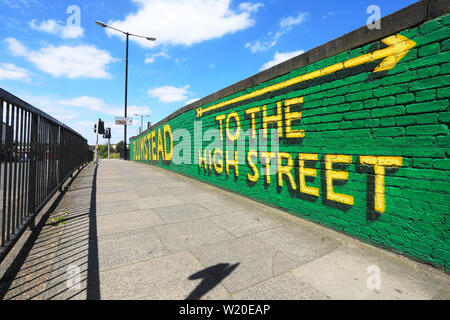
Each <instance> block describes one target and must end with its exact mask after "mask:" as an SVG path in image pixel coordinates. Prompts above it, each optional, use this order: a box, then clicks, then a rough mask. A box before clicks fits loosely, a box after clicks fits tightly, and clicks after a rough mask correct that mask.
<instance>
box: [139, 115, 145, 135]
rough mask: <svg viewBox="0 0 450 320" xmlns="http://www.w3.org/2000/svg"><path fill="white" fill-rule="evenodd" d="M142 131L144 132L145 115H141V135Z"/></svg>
mask: <svg viewBox="0 0 450 320" xmlns="http://www.w3.org/2000/svg"><path fill="white" fill-rule="evenodd" d="M142 131H144V116H143V115H141V127H140V128H139V134H141V133H142Z"/></svg>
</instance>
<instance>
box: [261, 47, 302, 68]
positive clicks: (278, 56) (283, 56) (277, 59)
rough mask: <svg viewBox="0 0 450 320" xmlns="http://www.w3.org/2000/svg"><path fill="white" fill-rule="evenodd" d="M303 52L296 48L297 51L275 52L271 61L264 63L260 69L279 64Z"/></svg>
mask: <svg viewBox="0 0 450 320" xmlns="http://www.w3.org/2000/svg"><path fill="white" fill-rule="evenodd" d="M303 52H305V51H303V50H298V51H292V52H284V53H280V52H276V53H275V55H274V57H273V59H272V60H271V61H269V62H267V63H265V64H264V65H263V66H262V67H261V69H260V71H262V70H266V69H269V68H272V67H273V66H276V65H277V64H280V63H282V62H284V61H286V60H289V59H291V58H293V57H296V56H298V55H300V54H302V53H303Z"/></svg>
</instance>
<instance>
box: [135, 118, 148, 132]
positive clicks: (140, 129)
mask: <svg viewBox="0 0 450 320" xmlns="http://www.w3.org/2000/svg"><path fill="white" fill-rule="evenodd" d="M134 116H136V117H139V116H140V117H141V126H140V127H139V134H141V133H142V131H144V117H146V118H148V117H150V115H149V114H137V113H135V114H134Z"/></svg>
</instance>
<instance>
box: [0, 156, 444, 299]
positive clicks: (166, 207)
mask: <svg viewBox="0 0 450 320" xmlns="http://www.w3.org/2000/svg"><path fill="white" fill-rule="evenodd" d="M58 217H60V218H58ZM370 266H377V267H379V270H380V273H381V278H380V279H381V283H380V285H381V287H380V289H378V290H377V289H368V288H367V279H368V278H369V277H370V276H371V275H370V274H369V273H368V272H367V268H368V267H370ZM372 268H374V267H372ZM375 268H376V267H375ZM449 285H450V276H449V275H448V274H445V273H443V272H441V271H438V270H436V269H433V268H432V267H430V266H427V265H423V264H420V263H417V262H414V261H412V260H409V259H407V258H405V257H402V256H398V255H396V254H393V253H390V252H387V251H384V250H381V249H377V248H374V247H372V246H369V245H366V244H364V243H362V242H360V241H357V240H354V239H351V238H349V237H346V236H344V235H342V234H340V233H337V232H334V231H332V230H329V229H326V228H323V227H321V226H319V225H316V224H313V223H310V222H307V221H304V220H302V219H300V218H297V217H293V216H291V215H289V214H287V213H285V212H282V211H280V210H276V209H274V208H271V207H268V206H265V205H262V204H260V203H257V202H254V201H252V200H249V199H246V198H244V197H241V196H239V195H235V194H233V193H230V192H226V191H224V190H221V189H218V188H215V187H213V186H210V185H207V184H204V183H201V182H198V181H195V180H193V179H189V178H187V177H184V176H181V175H178V174H175V173H171V172H168V171H166V170H163V169H161V168H157V167H151V166H148V165H144V164H138V163H133V162H124V161H120V160H109V161H108V160H103V161H101V162H100V164H99V166H98V167H97V168H96V167H95V166H94V165H93V164H90V165H89V166H87V167H86V168H85V169H83V170H82V171H81V173H80V174H79V175H78V176H77V178H76V179H75V180H74V182H73V183H72V184H71V186H70V188H69V189H68V191H67V192H66V194H65V195H64V197H63V199H62V201H61V202H60V203H59V205H58V207H57V208H56V210H55V211H54V212H53V213H52V215H51V216H50V219H49V221H48V222H47V224H46V225H45V227H44V228H43V229H42V231H41V233H40V235H39V237H38V239H37V240H36V242H35V244H34V246H33V247H32V249H31V250H30V252H29V254H28V256H27V258H26V260H25V262H24V263H23V265H22V266H21V269H20V271H19V272H18V273H17V274H16V275H15V279H14V280H13V281H12V282H11V283H9V285H8V289H9V290H8V292H7V293H6V295H4V297H3V298H4V299H30V298H31V299H69V298H70V299H86V298H88V299H186V298H187V299H433V298H434V299H450V292H449V287H450V286H449Z"/></svg>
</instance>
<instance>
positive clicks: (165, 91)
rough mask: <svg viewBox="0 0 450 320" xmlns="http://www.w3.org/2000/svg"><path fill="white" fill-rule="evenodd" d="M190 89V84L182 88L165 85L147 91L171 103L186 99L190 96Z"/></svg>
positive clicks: (160, 99) (153, 96) (152, 95)
mask: <svg viewBox="0 0 450 320" xmlns="http://www.w3.org/2000/svg"><path fill="white" fill-rule="evenodd" d="M188 89H189V86H188V85H187V86H184V87H180V88H177V87H173V86H163V87H159V88H154V89H150V90H148V92H147V93H148V95H149V96H150V97H152V98H157V99H158V100H159V101H161V102H165V103H170V102H178V101H184V100H186V99H187V98H188V96H187V94H188Z"/></svg>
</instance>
